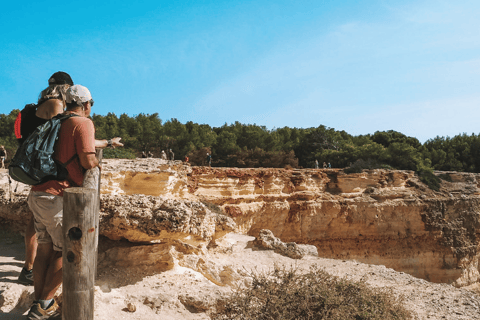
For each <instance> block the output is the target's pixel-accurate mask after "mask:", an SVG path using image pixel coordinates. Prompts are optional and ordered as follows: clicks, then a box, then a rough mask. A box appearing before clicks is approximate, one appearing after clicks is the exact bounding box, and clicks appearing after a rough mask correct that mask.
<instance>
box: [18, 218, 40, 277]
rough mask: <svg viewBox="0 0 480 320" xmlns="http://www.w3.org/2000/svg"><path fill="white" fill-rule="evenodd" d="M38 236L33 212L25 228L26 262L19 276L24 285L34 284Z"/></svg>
mask: <svg viewBox="0 0 480 320" xmlns="http://www.w3.org/2000/svg"><path fill="white" fill-rule="evenodd" d="M37 246H38V242H37V236H36V232H35V225H34V218H33V214H32V215H31V217H30V221H29V223H28V224H27V228H26V229H25V263H24V265H23V269H22V271H21V272H20V275H19V276H18V282H19V283H21V284H24V285H27V286H29V285H32V284H33V271H32V269H33V263H34V261H35V256H36V255H37Z"/></svg>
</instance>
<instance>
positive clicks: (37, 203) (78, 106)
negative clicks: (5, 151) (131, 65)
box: [27, 85, 99, 319]
mask: <svg viewBox="0 0 480 320" xmlns="http://www.w3.org/2000/svg"><path fill="white" fill-rule="evenodd" d="M65 101H66V103H67V110H66V111H65V113H67V114H74V115H76V116H73V117H71V118H69V119H67V120H65V121H64V122H63V123H62V126H61V129H60V131H59V135H58V141H57V143H56V145H55V153H54V157H55V158H56V159H57V160H59V161H60V162H62V163H65V162H67V161H68V160H69V159H71V158H75V159H74V160H73V161H71V162H70V163H69V164H68V165H67V167H66V168H67V171H68V179H67V180H64V181H57V180H50V181H47V182H45V183H43V184H40V185H36V186H33V187H32V189H31V191H30V194H29V195H28V200H27V202H28V206H29V207H30V210H31V211H32V212H33V216H34V218H35V231H36V233H37V240H38V249H37V256H36V258H35V262H34V266H33V277H34V284H33V285H34V290H35V301H34V303H33V305H32V307H31V308H30V311H29V312H28V315H27V319H48V318H50V317H54V316H56V313H57V309H58V304H57V303H56V301H55V300H54V299H53V297H54V295H55V292H56V291H57V289H58V287H59V286H60V284H61V283H62V246H63V235H62V220H63V197H62V196H63V191H64V190H65V189H66V188H70V187H74V186H81V185H82V183H83V172H84V170H86V169H91V168H94V167H97V166H98V165H99V162H98V160H97V158H96V157H95V128H94V125H93V122H92V120H90V119H89V118H88V117H89V116H90V112H91V110H92V106H93V99H92V96H91V94H90V91H89V90H88V89H87V88H85V87H83V86H81V85H74V86H71V87H70V88H68V90H67V92H66V97H65Z"/></svg>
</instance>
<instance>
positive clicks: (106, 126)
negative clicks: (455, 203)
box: [0, 110, 480, 172]
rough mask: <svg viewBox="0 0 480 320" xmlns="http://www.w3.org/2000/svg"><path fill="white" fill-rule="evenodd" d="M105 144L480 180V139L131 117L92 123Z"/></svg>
mask: <svg viewBox="0 0 480 320" xmlns="http://www.w3.org/2000/svg"><path fill="white" fill-rule="evenodd" d="M18 113H19V110H13V111H12V112H10V114H8V115H5V114H0V144H2V145H5V147H6V148H7V151H9V154H10V155H12V154H13V153H14V152H15V150H16V147H17V142H16V140H15V136H14V130H13V127H14V122H15V119H16V117H17V114H18ZM92 120H93V122H94V123H95V128H96V137H97V139H108V138H112V137H116V136H119V137H122V141H123V142H124V144H125V147H124V148H117V149H108V150H106V151H105V155H104V156H105V157H106V158H108V157H117V158H134V157H139V156H140V155H141V153H142V151H145V152H149V151H150V152H152V153H153V155H154V157H160V154H161V151H162V150H165V152H167V153H168V151H169V150H170V149H172V151H173V152H174V153H175V159H179V160H183V159H184V157H185V156H188V157H189V158H190V162H191V163H192V164H193V165H203V164H205V160H206V153H207V152H208V153H210V154H211V155H212V163H213V165H214V166H225V167H277V168H280V167H286V166H290V167H294V168H312V167H314V164H315V160H318V161H319V162H320V163H323V162H326V163H331V165H332V167H334V168H345V167H350V168H355V166H356V165H357V166H359V167H385V168H392V169H405V170H415V171H417V172H425V171H432V170H445V171H450V170H452V171H453V170H454V171H465V172H480V135H475V134H472V135H466V134H460V135H457V136H455V137H453V138H450V137H439V136H437V137H435V138H433V139H430V140H428V141H426V142H425V143H423V144H421V143H420V142H419V141H418V139H416V138H414V137H408V136H406V135H404V134H402V133H400V132H397V131H393V130H389V131H377V132H375V133H374V134H367V135H358V136H353V135H350V134H349V133H347V132H345V131H337V130H335V129H333V128H328V127H326V126H323V125H320V126H318V127H316V128H289V127H283V128H275V129H272V130H268V129H267V128H266V127H265V126H259V125H256V124H242V123H240V122H235V123H233V124H224V125H223V126H221V127H211V126H209V125H207V124H198V123H194V122H192V121H188V122H187V123H185V124H183V123H181V122H179V121H178V120H177V119H170V120H167V121H165V122H163V121H162V120H161V119H160V117H159V115H158V113H154V114H143V113H140V114H138V115H136V116H133V117H130V116H128V115H127V114H122V115H120V116H119V117H118V116H117V115H115V114H114V113H108V114H107V115H105V116H104V115H97V114H94V115H93V116H92Z"/></svg>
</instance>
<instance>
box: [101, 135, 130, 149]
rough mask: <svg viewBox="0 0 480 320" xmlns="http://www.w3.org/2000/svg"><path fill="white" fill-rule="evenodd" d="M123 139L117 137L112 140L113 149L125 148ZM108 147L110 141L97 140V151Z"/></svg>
mask: <svg viewBox="0 0 480 320" xmlns="http://www.w3.org/2000/svg"><path fill="white" fill-rule="evenodd" d="M121 139H122V138H120V137H115V138H112V139H111V141H112V148H115V147H123V143H121V142H120V140H121ZM107 146H108V140H106V139H103V140H95V148H96V149H103V148H106V147H107Z"/></svg>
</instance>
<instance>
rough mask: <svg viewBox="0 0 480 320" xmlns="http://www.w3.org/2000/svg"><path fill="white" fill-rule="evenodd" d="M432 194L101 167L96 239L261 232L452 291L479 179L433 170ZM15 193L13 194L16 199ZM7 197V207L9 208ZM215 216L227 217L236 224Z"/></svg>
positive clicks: (308, 179)
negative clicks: (438, 178) (437, 179)
mask: <svg viewBox="0 0 480 320" xmlns="http://www.w3.org/2000/svg"><path fill="white" fill-rule="evenodd" d="M436 174H437V175H442V177H443V178H446V179H447V180H449V181H447V180H442V185H441V189H440V190H439V191H438V192H436V191H432V190H431V189H429V188H428V187H426V186H425V185H424V184H423V183H422V182H420V181H419V179H418V177H417V176H416V175H415V173H414V172H412V171H389V170H368V171H364V172H362V173H359V174H345V173H343V171H342V170H340V169H302V170H286V169H271V168H259V169H237V168H209V167H190V166H188V165H183V164H182V163H181V162H180V161H173V162H172V161H164V160H159V159H135V160H105V161H104V165H103V172H102V189H101V191H102V207H101V225H100V233H101V234H102V235H105V236H107V237H109V238H110V239H121V238H125V239H128V240H129V241H133V242H142V243H143V242H148V241H150V242H151V241H159V242H162V240H163V241H167V240H168V239H170V240H168V241H179V242H181V243H184V244H185V245H188V246H189V245H192V246H195V245H198V243H200V242H202V241H203V242H205V243H209V242H210V241H212V240H214V239H216V238H219V237H221V236H222V235H224V234H225V233H227V232H230V231H231V230H233V229H235V231H236V232H240V233H244V234H248V235H253V236H257V235H258V233H259V231H260V230H262V229H268V230H271V231H272V232H273V234H274V235H275V236H276V237H278V238H280V239H281V240H282V241H284V242H297V243H303V244H313V245H315V246H316V247H317V249H318V254H319V256H321V257H328V258H337V259H355V260H358V261H361V262H366V263H372V264H382V265H385V266H387V267H390V268H393V269H395V270H397V271H404V272H407V273H409V274H412V275H414V276H417V277H420V278H424V279H427V280H429V281H433V282H446V283H453V284H454V285H457V286H463V285H468V284H471V283H474V282H477V281H478V280H479V278H480V276H479V258H480V254H479V253H478V252H479V241H478V238H479V233H480V222H479V221H480V206H479V204H480V203H479V201H480V197H479V190H478V180H479V175H477V174H471V173H457V172H437V173H436ZM5 181H6V178H5V175H3V176H0V183H2V182H3V190H4V191H3V195H2V204H1V208H0V224H8V225H9V226H10V227H11V228H15V229H21V228H22V225H23V224H24V223H25V219H26V217H27V216H28V213H27V210H26V206H25V197H26V193H25V192H22V191H21V189H22V187H21V186H20V187H18V188H17V192H12V190H13V189H14V188H15V186H14V184H15V183H14V184H13V185H12V186H10V187H9V185H8V183H5ZM19 190H20V191H19ZM10 199H11V200H10ZM220 211H223V212H225V213H226V214H227V216H229V217H231V218H232V219H233V220H234V221H235V223H236V226H234V224H233V223H232V222H231V221H230V220H229V219H227V218H225V216H223V215H222V214H221V213H220Z"/></svg>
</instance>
